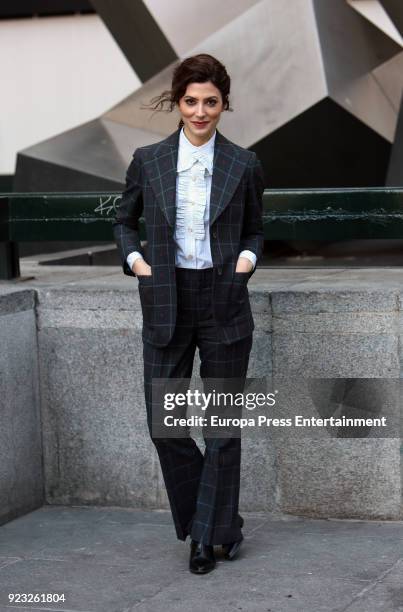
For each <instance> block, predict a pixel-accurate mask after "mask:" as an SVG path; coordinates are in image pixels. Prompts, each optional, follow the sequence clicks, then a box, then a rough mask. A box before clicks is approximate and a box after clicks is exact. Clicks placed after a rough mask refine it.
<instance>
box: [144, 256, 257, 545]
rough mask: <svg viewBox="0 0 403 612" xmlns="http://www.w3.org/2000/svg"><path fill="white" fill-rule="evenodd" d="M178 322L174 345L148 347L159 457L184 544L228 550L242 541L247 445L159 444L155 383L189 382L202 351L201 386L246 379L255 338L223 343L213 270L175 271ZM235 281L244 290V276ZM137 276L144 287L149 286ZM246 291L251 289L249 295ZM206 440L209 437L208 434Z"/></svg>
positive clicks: (218, 441)
mask: <svg viewBox="0 0 403 612" xmlns="http://www.w3.org/2000/svg"><path fill="white" fill-rule="evenodd" d="M175 273H176V281H177V302H178V305H177V320H176V325H175V331H174V334H173V337H172V339H171V341H170V342H169V344H168V345H167V346H164V347H156V346H154V345H152V344H150V343H148V342H146V341H144V340H143V361H144V392H145V400H146V408H147V423H148V427H149V431H150V435H151V438H152V441H153V443H154V445H155V447H156V449H157V452H158V456H159V460H160V464H161V470H162V474H163V477H164V482H165V486H166V490H167V494H168V499H169V503H170V507H171V511H172V517H173V521H174V525H175V529H176V534H177V537H178V539H180V540H185V539H186V537H187V535H190V536H191V538H192V539H193V540H197V541H199V542H203V543H205V544H210V545H215V544H225V543H229V542H232V541H235V540H238V539H240V537H241V528H240V521H241V517H240V516H239V514H238V502H239V483H240V464H241V439H240V438H239V437H237V438H235V437H230V438H228V437H227V438H212V437H211V438H208V437H205V446H206V448H205V452H204V455H203V454H202V453H201V451H200V449H199V447H198V446H197V444H196V442H195V441H194V440H193V439H192V438H191V437H184V438H179V437H178V438H159V437H153V433H152V379H153V378H187V379H190V378H191V376H192V370H193V361H194V355H195V350H196V346H197V347H198V348H199V355H200V378H202V379H205V378H225V379H227V378H238V379H239V378H241V379H243V378H245V377H246V373H247V369H248V363H249V354H250V351H251V348H252V334H250V335H249V336H247V337H245V338H242V339H240V340H238V341H237V342H234V343H232V344H230V345H226V344H224V343H222V342H221V341H220V340H219V335H218V333H217V327H216V324H215V321H214V318H213V309H212V282H213V268H207V269H202V270H197V269H186V268H175ZM243 274H246V275H247V276H248V277H249V274H248V273H237V275H236V277H237V278H239V280H240V282H242V283H244V282H245V279H246V277H245V279H242V275H243ZM145 279H147V277H146V276H143V277H142V276H138V280H139V283H140V285H141V283H143V282H145V283H147V280H145ZM245 288H246V287H245ZM203 432H204V430H203Z"/></svg>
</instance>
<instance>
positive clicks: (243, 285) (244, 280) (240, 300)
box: [229, 272, 249, 318]
mask: <svg viewBox="0 0 403 612" xmlns="http://www.w3.org/2000/svg"><path fill="white" fill-rule="evenodd" d="M248 279H249V272H234V276H233V278H232V287H231V292H230V304H229V313H230V318H234V317H236V316H239V315H240V314H242V311H243V310H244V309H245V305H246V304H247V302H248V297H249V296H248V289H247V284H248Z"/></svg>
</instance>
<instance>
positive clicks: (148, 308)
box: [137, 275, 154, 325]
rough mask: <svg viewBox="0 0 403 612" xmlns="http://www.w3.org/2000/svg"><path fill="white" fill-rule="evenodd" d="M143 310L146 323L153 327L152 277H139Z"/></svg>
mask: <svg viewBox="0 0 403 612" xmlns="http://www.w3.org/2000/svg"><path fill="white" fill-rule="evenodd" d="M137 278H138V279H139V284H138V289H139V296H140V304H141V310H142V313H143V321H144V323H146V324H148V325H151V324H152V321H153V313H154V285H153V277H152V275H149V276H148V275H140V276H139V275H137Z"/></svg>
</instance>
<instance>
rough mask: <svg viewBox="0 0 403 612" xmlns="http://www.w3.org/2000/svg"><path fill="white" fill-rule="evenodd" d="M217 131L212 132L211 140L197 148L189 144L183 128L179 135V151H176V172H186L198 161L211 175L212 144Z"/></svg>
mask: <svg viewBox="0 0 403 612" xmlns="http://www.w3.org/2000/svg"><path fill="white" fill-rule="evenodd" d="M216 132H217V130H214V134H213V135H212V136H211V138H210V139H209V140H208V141H207V142H205V143H204V144H202V145H201V146H199V147H197V146H195V145H194V144H192V143H191V142H190V140H189V139H188V138H187V137H186V135H185V132H184V131H183V127H182V129H181V131H180V134H179V151H178V165H177V171H178V172H181V171H182V170H188V168H191V167H192V166H193V164H194V162H195V160H196V159H199V160H200V161H201V162H202V163H203V164H204V166H205V168H207V170H208V172H209V173H210V174H213V158H214V143H215V137H216Z"/></svg>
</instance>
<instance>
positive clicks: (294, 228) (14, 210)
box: [0, 187, 403, 279]
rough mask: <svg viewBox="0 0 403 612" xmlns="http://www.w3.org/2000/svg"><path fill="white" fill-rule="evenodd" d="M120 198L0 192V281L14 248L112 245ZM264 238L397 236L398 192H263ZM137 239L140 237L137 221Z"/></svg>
mask: <svg viewBox="0 0 403 612" xmlns="http://www.w3.org/2000/svg"><path fill="white" fill-rule="evenodd" d="M120 197H121V194H117V193H114V192H113V193H112V192H102V193H94V192H90V193H83V192H80V193H25V194H24V193H9V194H7V193H4V194H0V278H1V279H10V278H14V277H16V276H18V275H19V263H18V249H17V248H16V244H18V243H19V242H25V241H33V242H40V241H47V240H52V241H53V240H63V241H66V240H67V241H68V240H78V241H81V240H82V241H94V240H95V241H97V240H100V241H109V240H110V241H113V236H112V228H111V222H112V220H113V218H114V216H115V213H116V210H117V208H118V206H119V201H120ZM263 205H264V212H263V221H264V233H265V239H266V240H308V241H309V240H324V241H337V240H351V239H362V238H364V239H365V238H366V239H369V238H403V189H401V188H384V187H374V188H362V189H360V188H354V189H287V190H270V189H267V190H265V192H264V198H263ZM139 231H140V238H141V239H142V240H145V239H146V231H145V226H144V222H143V220H140V228H139Z"/></svg>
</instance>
